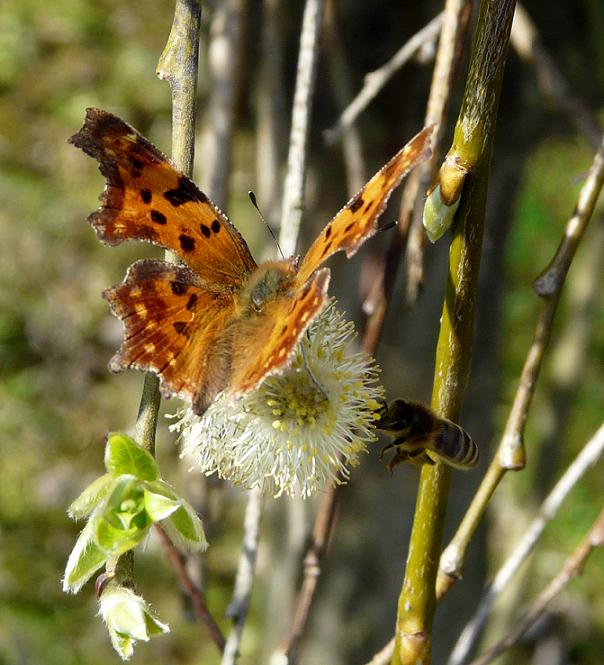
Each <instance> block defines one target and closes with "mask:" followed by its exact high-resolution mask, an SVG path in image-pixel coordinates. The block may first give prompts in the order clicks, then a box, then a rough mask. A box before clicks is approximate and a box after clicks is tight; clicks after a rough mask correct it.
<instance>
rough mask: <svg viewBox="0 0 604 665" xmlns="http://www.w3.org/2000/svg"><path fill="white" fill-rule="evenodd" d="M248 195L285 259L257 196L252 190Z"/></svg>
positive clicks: (283, 256)
mask: <svg viewBox="0 0 604 665" xmlns="http://www.w3.org/2000/svg"><path fill="white" fill-rule="evenodd" d="M247 195H248V196H249V197H250V201H251V202H252V205H253V206H254V208H256V210H257V211H258V214H259V215H260V219H261V220H262V221H263V222H264V225H265V226H266V228H267V229H268V232H269V233H270V234H271V238H272V239H273V240H274V241H275V245H277V249H278V250H279V254H281V258H282V259H284V258H285V255H284V254H283V251H282V250H281V247H280V245H279V241H278V240H277V236H276V235H275V234H274V232H273V229H271V227H270V226H269V225H268V223H267V221H266V219H264V215H263V214H262V213H261V212H260V208H259V207H258V201H256V195H255V194H254V192H252V190H251V189H250V191H249V192H248V193H247Z"/></svg>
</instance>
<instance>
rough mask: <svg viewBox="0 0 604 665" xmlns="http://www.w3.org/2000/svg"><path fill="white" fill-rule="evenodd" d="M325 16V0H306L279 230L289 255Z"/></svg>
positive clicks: (301, 193)
mask: <svg viewBox="0 0 604 665" xmlns="http://www.w3.org/2000/svg"><path fill="white" fill-rule="evenodd" d="M322 16H323V0H306V3H305V5H304V16H303V18H302V32H301V34H300V52H299V55H298V71H297V74H296V90H295V92H294V104H293V109H292V124H291V130H290V137H289V152H288V156H287V175H286V177H285V185H284V191H283V206H282V209H281V231H280V233H279V244H280V245H281V249H282V250H283V252H284V254H285V255H286V256H292V255H293V254H294V253H295V251H296V243H297V240H298V232H299V230H300V223H301V221H302V211H303V208H304V182H305V180H306V157H307V155H306V146H307V143H308V135H309V125H310V111H311V108H312V100H313V96H314V89H315V78H316V74H317V59H318V55H319V35H320V32H321V17H322Z"/></svg>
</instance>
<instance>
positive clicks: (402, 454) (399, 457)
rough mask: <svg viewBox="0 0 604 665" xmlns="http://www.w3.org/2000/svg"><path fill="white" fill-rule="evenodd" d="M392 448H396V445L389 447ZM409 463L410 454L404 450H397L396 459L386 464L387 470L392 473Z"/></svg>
mask: <svg viewBox="0 0 604 665" xmlns="http://www.w3.org/2000/svg"><path fill="white" fill-rule="evenodd" d="M389 447H390V448H392V447H394V444H391V445H390V446H389ZM407 461H409V453H408V452H407V451H406V450H403V449H402V448H397V450H396V454H395V455H394V457H393V458H392V459H391V460H389V461H388V462H387V463H386V468H387V469H388V471H389V472H390V473H392V471H393V469H394V467H395V466H398V465H399V464H403V463H404V462H407Z"/></svg>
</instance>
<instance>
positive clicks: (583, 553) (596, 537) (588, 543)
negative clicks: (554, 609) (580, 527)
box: [470, 509, 604, 665]
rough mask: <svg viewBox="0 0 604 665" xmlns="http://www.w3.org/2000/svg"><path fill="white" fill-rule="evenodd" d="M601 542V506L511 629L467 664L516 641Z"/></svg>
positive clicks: (486, 659)
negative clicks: (583, 533)
mask: <svg viewBox="0 0 604 665" xmlns="http://www.w3.org/2000/svg"><path fill="white" fill-rule="evenodd" d="M602 545H604V509H603V510H602V511H601V512H600V514H599V515H598V517H597V518H596V521H595V522H594V523H593V525H592V527H591V529H590V530H589V532H588V533H587V535H586V536H585V537H584V538H583V539H582V540H581V542H580V543H579V545H577V547H576V548H575V550H574V552H573V553H572V554H571V555H570V556H569V557H568V559H566V561H565V562H564V565H563V566H562V570H561V571H560V572H559V573H558V574H557V575H556V577H554V579H553V580H552V581H551V582H550V583H549V584H548V585H547V586H546V587H545V588H544V589H543V591H542V592H541V593H540V594H539V595H538V596H537V598H536V599H535V600H534V601H533V602H532V603H531V605H530V607H529V608H528V609H527V610H526V611H525V612H523V614H522V616H521V617H520V619H518V621H517V622H516V625H515V626H514V627H513V628H512V630H511V631H510V632H509V633H508V634H507V635H506V636H505V637H504V638H503V639H502V640H500V641H499V642H497V644H495V645H493V646H492V647H490V648H489V649H488V651H486V652H485V653H484V654H482V655H481V656H480V657H479V658H476V659H475V660H473V661H472V662H471V663H470V665H487V664H488V663H491V662H493V660H495V658H497V656H499V655H500V654H502V653H503V652H504V651H507V650H508V649H510V648H511V647H513V646H514V645H515V644H517V643H518V641H519V640H520V638H521V637H522V636H523V635H524V634H525V633H526V632H527V630H529V628H531V626H533V624H534V623H535V621H537V619H538V618H539V617H540V616H541V615H542V614H543V612H544V611H545V610H546V608H547V606H548V605H549V604H550V603H551V602H552V600H553V599H554V598H555V597H556V596H557V595H558V594H559V593H560V592H561V591H562V590H563V589H564V587H565V586H566V585H567V584H568V583H569V582H570V581H571V580H573V579H574V578H575V577H577V576H579V575H580V574H581V572H582V570H583V566H584V565H585V563H586V561H587V559H588V558H589V556H590V554H591V553H592V552H593V551H594V549H595V548H596V547H602Z"/></svg>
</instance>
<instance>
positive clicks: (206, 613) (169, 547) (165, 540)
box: [155, 524, 225, 651]
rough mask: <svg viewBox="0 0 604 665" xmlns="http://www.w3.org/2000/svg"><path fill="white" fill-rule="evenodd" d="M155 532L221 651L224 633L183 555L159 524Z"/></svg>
mask: <svg viewBox="0 0 604 665" xmlns="http://www.w3.org/2000/svg"><path fill="white" fill-rule="evenodd" d="M155 532H156V533H157V535H158V536H159V538H160V540H161V542H162V545H163V548H164V550H165V552H166V556H167V557H168V559H169V560H170V563H171V564H172V566H173V568H174V570H175V571H176V572H177V574H178V577H179V579H180V585H181V587H182V588H183V590H184V591H185V593H186V594H187V596H188V597H189V599H190V601H191V606H192V607H193V610H194V611H195V614H196V615H197V616H198V617H199V619H200V620H201V621H203V623H205V625H206V626H207V627H208V630H209V631H210V635H211V636H212V640H213V641H214V644H216V646H217V647H218V648H219V649H220V651H222V650H223V649H224V646H225V639H224V635H223V634H222V631H221V630H220V626H219V625H218V624H217V623H216V621H215V619H214V617H213V616H212V614H211V613H210V610H209V609H208V606H207V603H206V598H205V594H204V593H203V591H202V590H201V589H200V588H199V587H198V586H197V585H196V584H195V582H193V580H192V579H191V576H190V575H189V573H188V571H187V566H186V561H185V557H184V556H183V555H182V554H181V553H180V552H179V551H178V550H177V549H176V546H175V545H174V543H173V542H172V541H171V540H170V537H169V536H168V534H167V533H166V532H165V531H164V530H163V529H162V527H161V525H159V524H155Z"/></svg>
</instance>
